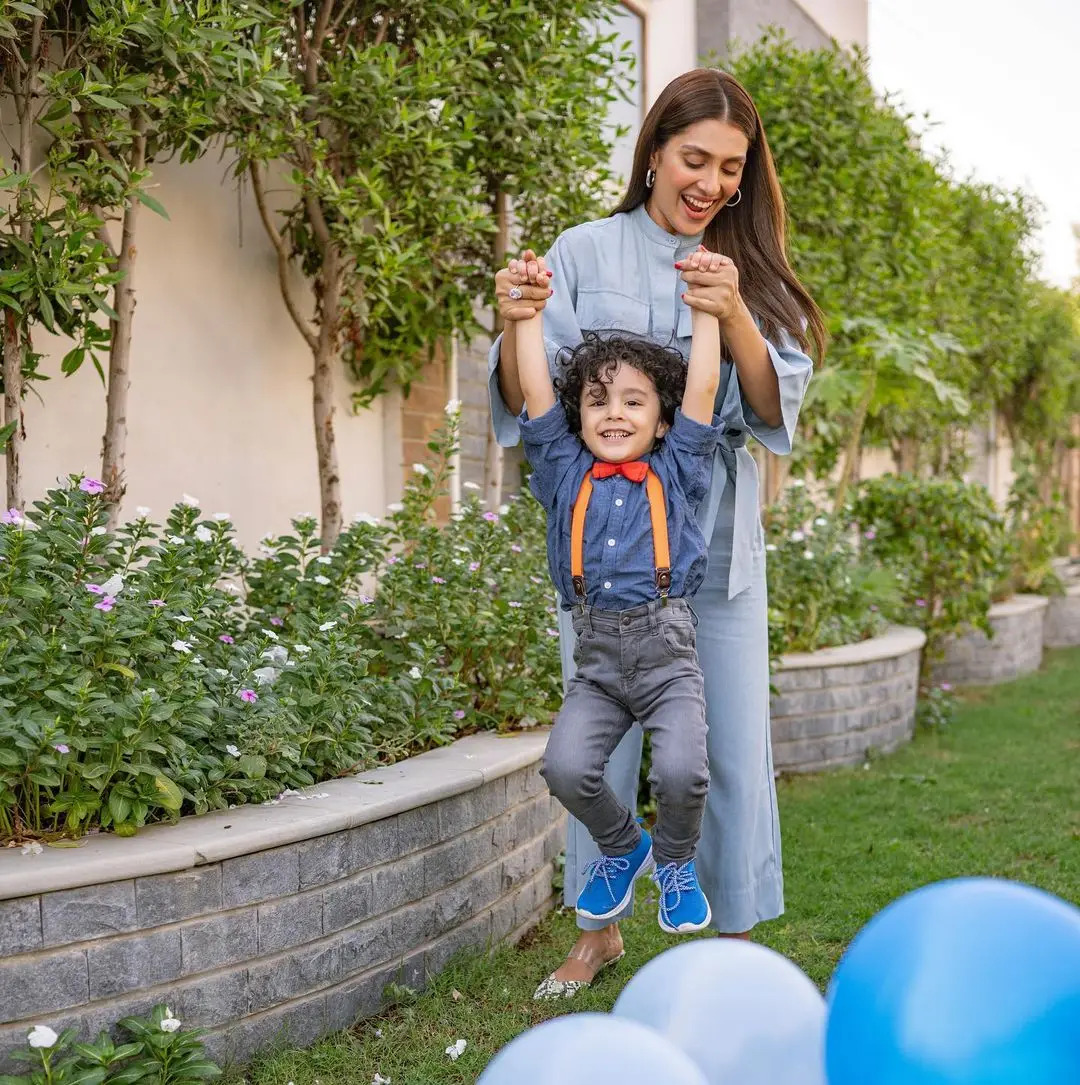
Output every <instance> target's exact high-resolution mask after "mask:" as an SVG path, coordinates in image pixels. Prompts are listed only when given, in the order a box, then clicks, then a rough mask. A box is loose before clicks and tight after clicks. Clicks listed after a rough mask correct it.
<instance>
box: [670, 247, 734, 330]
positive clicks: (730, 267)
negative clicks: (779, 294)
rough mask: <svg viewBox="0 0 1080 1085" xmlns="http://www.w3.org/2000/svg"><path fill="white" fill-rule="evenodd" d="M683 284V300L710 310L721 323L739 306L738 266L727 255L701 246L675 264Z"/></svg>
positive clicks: (731, 315)
mask: <svg viewBox="0 0 1080 1085" xmlns="http://www.w3.org/2000/svg"><path fill="white" fill-rule="evenodd" d="M675 266H676V267H677V268H678V269H679V270H680V271H681V272H682V275H681V278H682V280H683V282H684V283H686V284H687V287H688V289H687V291H686V292H685V293H684V294H683V300H684V301H685V302H686V304H687V305H689V306H690V307H691V308H693V309H699V310H701V311H702V312H704V313H710V314H712V315H713V316H715V317H716V318H717V320H719V321H720V323H721V324H724V323H726V322H727V321H729V320H732V319H733V318H734V317H736V316H737V315H739V313H740V312H741V311H742V309H743V301H742V295H741V294H740V293H739V269H738V268H737V267H736V266H735V263H734V261H732V260H731V259H730V258H729V257H727V256H721V255H720V254H719V253H716V252H709V250H708V249H706V248H705V246H704V245H702V246H701V247H700V248H698V250H697V252H693V253H691V254H690V255H689V256H688V257H686V259H685V260H681V261H679V262H678V263H676V265H675Z"/></svg>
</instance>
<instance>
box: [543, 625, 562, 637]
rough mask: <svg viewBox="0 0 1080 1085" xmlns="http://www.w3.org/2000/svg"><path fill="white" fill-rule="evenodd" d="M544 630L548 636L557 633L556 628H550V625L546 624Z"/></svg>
mask: <svg viewBox="0 0 1080 1085" xmlns="http://www.w3.org/2000/svg"><path fill="white" fill-rule="evenodd" d="M544 632H545V633H547V635H548V636H549V637H557V636H558V635H559V631H558V630H557V629H552V628H551V626H548V627H547V629H545V630H544Z"/></svg>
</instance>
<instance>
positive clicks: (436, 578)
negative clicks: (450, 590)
mask: <svg viewBox="0 0 1080 1085" xmlns="http://www.w3.org/2000/svg"><path fill="white" fill-rule="evenodd" d="M431 583H432V584H445V583H446V580H445V579H444V578H443V577H441V576H433V577H432V578H431Z"/></svg>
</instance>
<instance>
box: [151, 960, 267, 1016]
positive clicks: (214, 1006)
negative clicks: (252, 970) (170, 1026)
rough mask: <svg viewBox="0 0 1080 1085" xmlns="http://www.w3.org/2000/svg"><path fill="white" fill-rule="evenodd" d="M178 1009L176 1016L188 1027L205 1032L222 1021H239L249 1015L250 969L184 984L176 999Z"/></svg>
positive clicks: (172, 996)
mask: <svg viewBox="0 0 1080 1085" xmlns="http://www.w3.org/2000/svg"><path fill="white" fill-rule="evenodd" d="M169 997H170V998H174V997H175V999H176V1001H177V1002H178V1003H179V1006H180V1008H179V1009H175V1008H174V1009H173V1013H174V1014H176V1016H177V1017H179V1018H180V1020H181V1021H183V1022H184V1025H185V1027H186V1026H189V1025H190V1026H193V1027H197V1028H206V1027H213V1026H216V1025H220V1024H221V1023H222V1022H223V1021H239V1020H240V1019H241V1018H242V1017H245V1016H246V1015H247V1013H248V1005H249V1002H250V996H249V994H248V973H247V968H246V967H245V968H231V969H228V970H226V971H224V972H218V973H216V974H215V975H212V976H200V977H199V979H198V981H197V982H194V983H192V982H189V983H185V984H183V985H182V986H181V987H179V988H177V989H176V992H175V995H174V994H172V993H170V995H169Z"/></svg>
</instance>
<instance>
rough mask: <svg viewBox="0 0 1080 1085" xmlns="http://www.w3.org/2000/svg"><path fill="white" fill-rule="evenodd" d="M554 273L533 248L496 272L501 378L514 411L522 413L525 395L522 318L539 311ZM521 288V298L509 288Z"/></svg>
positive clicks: (502, 390)
mask: <svg viewBox="0 0 1080 1085" xmlns="http://www.w3.org/2000/svg"><path fill="white" fill-rule="evenodd" d="M551 277H552V273H551V271H549V270H548V268H547V267H546V266H545V264H544V258H543V257H542V256H541V257H537V255H536V253H534V252H533V251H532V249H528V250H526V251H525V252H524V253H522V255H521V259H520V260H511V261H510V263H509V265H508V266H507V267H505V268H501V269H500V270H499V271H498V272H497V273H496V275H495V296H496V298H497V299H498V303H499V314H500V315H501V317H502V319H503V333H502V339H501V340H500V343H499V365H498V381H499V392H500V393H501V395H502V398H503V402H504V403H505V404H506V406H507V408H508V410H509V411H510V413H511V414H512V415H518V414H520V413H521V408H522V405H523V403H524V395H523V393H522V389H521V382H520V381H519V380H518V372H517V370H518V361H517V335H516V327H517V324H518V322H519V321H521V320H523V319H526V318H528V317H529V316H531V315H536V314H538V313H539V312H540V311H541V310H542V309H543V308H544V306H545V305H546V304H547V299H548V298H549V297H551V293H552V291H551ZM514 289H516V290H517V291H518V292H520V295H521V296H520V297H519V298H512V297H510V291H511V290H514Z"/></svg>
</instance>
